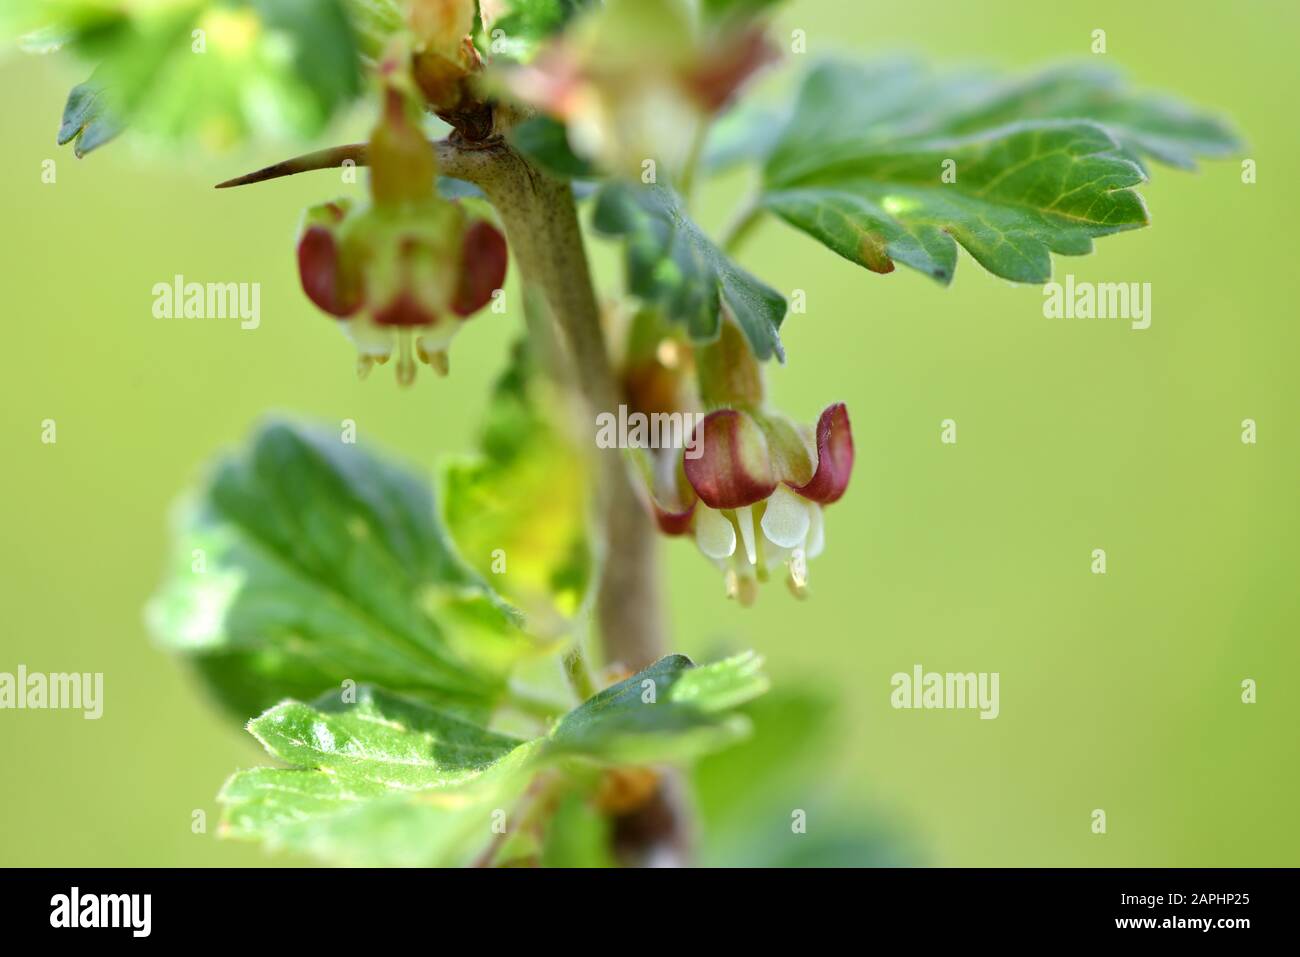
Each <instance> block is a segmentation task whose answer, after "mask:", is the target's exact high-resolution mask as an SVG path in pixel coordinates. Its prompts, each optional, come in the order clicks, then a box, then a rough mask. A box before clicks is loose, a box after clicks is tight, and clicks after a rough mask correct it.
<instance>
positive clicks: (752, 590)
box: [623, 317, 853, 605]
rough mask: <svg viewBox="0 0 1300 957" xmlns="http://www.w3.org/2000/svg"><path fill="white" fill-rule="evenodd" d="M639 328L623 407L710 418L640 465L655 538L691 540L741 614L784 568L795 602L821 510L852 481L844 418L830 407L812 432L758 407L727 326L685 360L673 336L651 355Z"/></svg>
mask: <svg viewBox="0 0 1300 957" xmlns="http://www.w3.org/2000/svg"><path fill="white" fill-rule="evenodd" d="M639 319H640V320H641V321H639V322H637V323H635V324H634V325H633V327H632V332H631V335H630V336H629V348H628V356H627V359H626V360H625V363H624V376H623V384H624V389H625V392H626V394H627V396H628V399H629V401H631V402H632V403H633V404H634V405H635V406H636V407H637V408H638V409H641V410H644V411H650V410H653V411H655V412H657V413H662V412H665V411H669V410H673V409H681V408H689V407H696V408H698V407H699V406H700V405H703V406H704V407H705V408H710V409H712V411H710V412H708V413H707V414H705V415H703V416H702V417H700V418H699V421H698V424H697V425H696V426H695V428H694V430H693V432H691V434H690V439H689V441H687V442H686V443H685V444H684V446H683V447H679V448H660V449H657V450H653V451H652V450H643V451H645V453H646V454H645V456H644V457H642V458H641V459H639V461H640V462H641V463H642V465H643V466H644V467H643V469H642V475H643V478H644V479H645V480H646V484H647V486H648V489H649V492H650V496H649V497H650V501H651V505H652V507H653V510H654V515H655V520H656V521H657V523H658V525H659V528H660V530H661V531H663V532H664V533H665V534H668V535H690V536H691V537H692V538H694V540H695V543H696V545H697V546H698V547H699V549H700V551H701V552H703V553H704V555H705V556H706V557H707V558H709V559H710V560H711V561H713V562H714V563H715V564H717V565H718V567H719V568H720V569H722V570H723V572H724V573H725V576H726V583H727V593H728V595H730V596H731V597H734V598H737V599H739V600H740V601H741V603H742V604H746V605H748V604H750V603H752V602H753V600H754V598H755V597H756V594H757V583H758V582H759V581H764V580H766V579H767V578H768V577H769V575H770V574H771V572H772V571H774V570H775V569H777V568H779V567H782V566H784V567H785V569H786V580H787V583H788V585H789V586H790V588H791V590H792V591H794V593H795V594H796V595H799V596H802V595H803V594H804V593H805V592H806V589H807V586H808V561H809V559H812V558H815V557H816V556H817V555H818V554H819V553H820V552H821V551H822V548H823V547H824V544H825V526H824V516H823V509H824V508H825V507H826V506H828V505H831V504H833V503H835V502H837V501H839V500H840V498H841V497H842V496H843V495H844V492H845V489H846V488H847V487H848V483H849V477H850V474H851V473H852V471H853V432H852V428H851V426H850V424H849V413H848V409H847V408H846V407H845V406H844V404H843V403H835V404H832V405H829V406H827V407H826V408H825V409H824V410H823V411H822V413H821V415H820V416H819V418H818V420H817V423H816V425H814V426H812V427H811V428H810V427H807V426H801V425H796V424H795V423H794V422H792V421H791V420H790V419H788V418H787V417H786V416H784V415H782V414H780V413H779V412H775V411H772V410H771V409H769V408H767V406H766V404H765V402H764V399H763V391H764V388H763V377H762V370H761V368H760V366H759V365H758V363H757V361H756V360H755V359H754V356H753V353H752V352H751V351H750V350H749V347H748V345H747V344H746V342H745V339H744V336H743V334H742V333H741V332H740V330H739V329H738V328H737V326H736V324H735V322H734V321H733V320H731V319H730V318H727V319H726V320H725V321H724V322H723V325H722V328H721V330H720V334H719V337H718V340H717V341H716V342H715V343H711V344H708V345H704V346H700V347H697V348H695V349H694V350H691V347H690V346H688V345H686V344H684V343H682V342H680V341H679V340H676V339H672V338H664V339H662V340H661V341H660V343H659V345H658V347H653V346H651V345H650V340H651V339H652V338H653V335H654V331H653V327H652V324H651V323H648V322H646V321H645V319H644V317H639ZM684 351H690V352H691V354H690V357H689V361H686V360H685V358H684V357H683V352H684ZM665 360H668V361H665ZM685 372H691V373H694V374H695V375H696V376H697V378H698V389H697V388H696V386H695V384H693V383H692V382H691V381H690V380H689V378H688V377H687V376H686V375H684V374H682V373H685Z"/></svg>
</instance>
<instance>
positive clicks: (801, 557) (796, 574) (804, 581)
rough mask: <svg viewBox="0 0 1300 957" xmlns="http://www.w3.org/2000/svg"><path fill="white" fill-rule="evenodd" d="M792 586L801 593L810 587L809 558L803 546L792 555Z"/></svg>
mask: <svg viewBox="0 0 1300 957" xmlns="http://www.w3.org/2000/svg"><path fill="white" fill-rule="evenodd" d="M790 584H791V585H792V586H793V587H794V588H796V589H798V590H800V591H802V590H803V589H805V588H807V587H808V556H807V555H805V554H804V550H803V546H802V545H800V546H799V547H798V548H796V549H795V550H794V551H793V552H791V553H790Z"/></svg>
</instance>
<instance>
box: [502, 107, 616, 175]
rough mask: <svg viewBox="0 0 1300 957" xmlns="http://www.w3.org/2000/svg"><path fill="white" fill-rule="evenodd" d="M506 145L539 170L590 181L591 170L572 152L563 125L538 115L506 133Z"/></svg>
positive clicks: (590, 166)
mask: <svg viewBox="0 0 1300 957" xmlns="http://www.w3.org/2000/svg"><path fill="white" fill-rule="evenodd" d="M510 142H511V143H513V144H514V146H515V148H516V149H518V150H519V152H521V153H523V154H524V155H525V156H527V157H528V158H529V159H531V160H532V161H533V162H535V163H536V164H537V165H538V166H540V167H542V169H544V170H546V171H547V172H548V173H551V174H553V175H555V176H558V177H560V178H561V179H590V178H592V177H594V176H596V175H597V172H596V169H595V167H593V166H592V165H591V164H590V163H588V162H587V161H586V160H585V159H583V158H582V157H580V156H578V155H577V154H576V153H574V152H573V149H572V148H571V147H570V146H569V134H568V131H567V130H566V129H565V127H564V124H563V123H561V122H560V121H559V120H557V119H554V118H553V117H549V116H545V115H540V116H534V117H532V118H531V119H527V120H524V122H522V123H520V124H519V125H518V126H516V127H515V128H514V129H513V130H511V131H510Z"/></svg>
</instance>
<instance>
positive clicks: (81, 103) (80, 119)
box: [58, 77, 122, 157]
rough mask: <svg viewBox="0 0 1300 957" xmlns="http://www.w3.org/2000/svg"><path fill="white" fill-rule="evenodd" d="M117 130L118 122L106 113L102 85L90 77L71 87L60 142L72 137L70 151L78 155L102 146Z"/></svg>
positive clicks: (118, 130) (59, 137) (60, 130)
mask: <svg viewBox="0 0 1300 957" xmlns="http://www.w3.org/2000/svg"><path fill="white" fill-rule="evenodd" d="M120 132H122V127H121V125H120V124H119V123H118V122H117V121H116V120H115V119H114V118H113V117H112V116H111V115H110V114H109V112H108V107H107V105H106V104H105V103H104V90H103V87H102V86H101V85H100V84H99V83H97V82H96V81H95V79H94V78H93V77H92V78H91V79H89V80H87V81H86V82H85V83H78V84H77V85H76V86H74V87H73V88H72V92H70V93H69V94H68V102H67V104H66V105H64V107H63V119H62V121H61V122H60V124H59V135H58V144H59V145H60V146H62V145H64V144H65V143H67V142H68V141H69V140H74V141H75V142H73V144H72V149H73V152H74V153H76V154H77V156H78V157H81V156H85V155H86V154H87V153H89V152H90V151H91V150H93V149H97V148H98V147H100V146H103V145H104V144H105V143H107V142H108V141H109V140H111V139H112V138H113V137H115V136H117V134H118V133H120Z"/></svg>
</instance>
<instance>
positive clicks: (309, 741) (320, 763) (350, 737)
mask: <svg viewBox="0 0 1300 957" xmlns="http://www.w3.org/2000/svg"><path fill="white" fill-rule="evenodd" d="M354 693H355V702H354V703H352V702H346V701H345V700H344V698H345V692H341V691H340V692H331V693H329V694H328V695H326V696H324V697H322V698H321V699H320V700H318V701H317V702H316V703H315V704H314V705H306V704H302V703H301V702H298V701H282V702H281V703H280V704H278V705H276V706H275V707H274V708H271V709H270V710H269V711H266V712H264V713H263V714H262V715H261V716H260V717H257V718H254V719H253V720H252V721H250V722H249V723H248V731H249V733H250V734H252V735H253V737H255V738H257V740H258V741H260V742H261V743H262V746H263V747H264V748H266V750H267V753H268V754H270V755H271V756H272V757H276V758H279V759H280V760H281V761H284V762H285V763H287V764H294V765H298V766H299V767H307V768H320V769H322V770H327V771H330V772H332V773H333V774H336V775H339V776H341V777H346V778H347V779H348V780H350V781H357V780H360V781H365V782H368V783H371V784H380V785H383V786H384V787H386V788H389V789H396V790H408V791H409V790H418V789H421V788H433V787H445V786H448V785H455V784H464V783H466V782H467V781H470V780H472V779H474V778H476V777H478V776H479V775H480V774H482V773H483V772H484V771H486V770H487V769H488V768H490V767H491V766H492V765H494V764H496V763H497V762H498V761H500V760H501V759H502V758H504V757H505V756H506V755H507V754H509V753H510V752H511V751H513V750H514V749H515V748H517V747H518V746H519V745H521V744H523V742H522V741H520V740H518V739H516V738H510V737H506V736H505V735H500V734H494V733H493V732H490V731H487V730H485V729H484V728H481V727H479V726H478V725H476V724H472V723H470V722H468V721H465V720H464V719H462V718H458V717H456V716H454V715H451V714H447V713H444V712H439V711H435V710H433V709H432V708H428V707H425V706H423V705H420V704H418V703H416V702H414V701H411V700H409V699H405V698H402V697H400V696H397V695H393V694H390V693H389V692H386V691H381V690H378V689H375V688H372V687H370V686H368V685H362V686H360V687H358V688H356V689H354Z"/></svg>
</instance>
